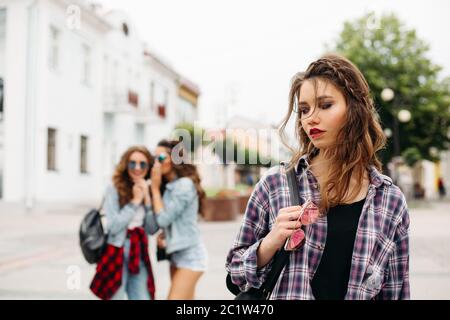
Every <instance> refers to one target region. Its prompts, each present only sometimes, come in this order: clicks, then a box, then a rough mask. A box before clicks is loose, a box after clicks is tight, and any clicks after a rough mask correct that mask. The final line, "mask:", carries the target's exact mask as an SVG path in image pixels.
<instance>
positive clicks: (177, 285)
mask: <svg viewBox="0 0 450 320" xmlns="http://www.w3.org/2000/svg"><path fill="white" fill-rule="evenodd" d="M155 156H156V159H157V161H156V163H155V165H154V167H153V169H152V174H151V181H152V183H151V192H152V205H153V207H152V209H153V211H154V213H155V215H154V219H155V220H154V223H155V225H156V226H157V227H158V228H161V229H162V230H163V232H164V236H165V242H166V252H167V254H168V255H170V277H171V287H170V290H169V296H168V299H170V300H190V299H194V295H195V286H196V284H197V282H198V280H199V279H200V277H201V275H202V274H203V273H204V272H205V270H206V267H207V259H208V255H207V251H206V246H205V244H204V243H203V240H202V239H201V236H200V231H199V227H198V214H199V213H202V199H204V198H205V192H204V191H203V189H202V187H201V184H200V177H199V174H198V172H197V169H196V167H195V166H194V165H191V164H187V163H184V161H183V160H182V159H183V156H184V152H183V148H182V143H180V142H179V141H167V140H163V141H160V142H159V143H158V147H157V148H156V151H155ZM174 157H176V160H177V161H173V160H174Z"/></svg>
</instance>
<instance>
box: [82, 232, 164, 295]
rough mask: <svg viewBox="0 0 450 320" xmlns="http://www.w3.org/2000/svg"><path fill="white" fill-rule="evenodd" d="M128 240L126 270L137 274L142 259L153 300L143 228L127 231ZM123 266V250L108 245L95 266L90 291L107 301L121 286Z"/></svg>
mask: <svg viewBox="0 0 450 320" xmlns="http://www.w3.org/2000/svg"><path fill="white" fill-rule="evenodd" d="M127 237H129V238H130V254H129V258H128V270H129V272H130V274H138V273H139V262H140V259H141V258H142V261H143V262H144V265H145V268H146V269H147V274H148V277H147V288H148V292H149V294H150V297H151V299H152V300H153V299H154V298H155V281H154V278H153V272H152V266H151V263H150V257H149V255H148V238H147V235H146V233H145V231H144V229H143V228H134V229H132V230H128V232H127ZM123 264H124V249H123V247H121V248H118V247H115V246H113V245H110V244H108V245H107V247H106V250H105V253H104V254H103V256H102V258H101V259H100V261H99V263H98V264H97V269H96V273H95V276H94V279H93V280H92V283H91V286H90V289H91V291H92V292H93V293H94V294H95V295H96V296H97V297H99V298H100V299H103V300H109V299H111V297H112V296H113V295H114V294H115V293H116V292H117V290H118V289H119V288H120V286H121V285H122V273H123Z"/></svg>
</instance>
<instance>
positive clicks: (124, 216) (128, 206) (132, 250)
mask: <svg viewBox="0 0 450 320" xmlns="http://www.w3.org/2000/svg"><path fill="white" fill-rule="evenodd" d="M153 162H154V159H153V156H152V155H151V154H150V152H149V151H148V150H147V148H145V147H143V146H133V147H130V148H129V149H128V150H127V151H126V152H125V153H124V154H123V155H122V157H121V160H120V162H119V164H118V165H117V167H116V170H115V172H114V175H113V179H112V180H113V181H112V182H113V183H112V185H110V186H109V187H108V189H107V191H106V195H105V202H104V207H103V208H104V211H105V213H106V219H107V221H106V222H107V231H108V246H107V249H106V252H105V254H104V256H103V257H102V259H101V260H100V262H99V263H98V265H97V270H96V271H97V272H96V274H95V276H94V279H93V281H92V283H91V290H92V291H93V292H94V294H96V295H97V296H98V297H100V298H102V299H113V300H116V299H124V298H125V295H126V296H127V297H128V299H130V300H148V299H154V294H155V286H154V279H153V273H152V267H151V263H150V259H149V255H148V238H147V234H154V233H156V231H157V229H156V228H154V224H152V223H151V216H152V211H151V210H150V206H151V199H150V189H149V185H148V182H147V180H148V179H149V178H150V172H151V168H152V166H153ZM149 217H150V218H149Z"/></svg>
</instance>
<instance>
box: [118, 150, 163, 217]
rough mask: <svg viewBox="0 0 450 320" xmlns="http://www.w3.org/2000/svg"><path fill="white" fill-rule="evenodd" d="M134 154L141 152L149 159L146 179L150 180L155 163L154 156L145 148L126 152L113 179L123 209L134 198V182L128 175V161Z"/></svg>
mask: <svg viewBox="0 0 450 320" xmlns="http://www.w3.org/2000/svg"><path fill="white" fill-rule="evenodd" d="M133 152H140V153H142V154H143V155H144V156H145V157H146V158H147V162H148V164H149V168H148V172H147V174H146V175H145V177H144V179H149V178H150V172H151V169H152V166H153V163H154V158H153V156H152V154H151V153H150V151H148V149H147V148H146V147H144V146H132V147H129V148H128V149H127V150H126V151H125V152H124V154H123V155H122V157H121V159H120V162H119V163H118V164H117V166H116V169H115V171H114V175H113V178H112V180H113V184H114V186H115V187H116V189H117V192H118V193H119V204H120V207H121V208H122V207H123V206H125V205H126V204H127V203H129V202H130V201H131V199H132V198H133V181H132V180H131V177H130V176H129V174H128V161H129V160H130V156H131V154H133Z"/></svg>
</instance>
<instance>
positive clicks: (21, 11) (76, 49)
mask: <svg viewBox="0 0 450 320" xmlns="http://www.w3.org/2000/svg"><path fill="white" fill-rule="evenodd" d="M0 78H1V80H2V81H3V90H2V91H3V92H2V93H3V97H4V98H3V101H2V102H3V103H2V110H0V118H1V120H0V197H1V199H2V200H3V201H7V202H19V203H20V202H24V203H25V204H26V205H27V206H28V207H31V206H33V204H34V203H35V202H55V201H56V202H59V201H61V202H73V203H79V202H89V203H90V202H93V201H98V200H99V199H100V198H101V195H102V193H103V191H104V188H105V186H106V185H107V184H108V183H109V182H110V179H111V176H112V174H113V171H114V167H115V165H116V164H117V162H118V161H119V158H120V156H121V154H122V153H123V152H124V151H125V150H126V148H128V147H129V146H131V145H135V144H143V145H146V146H147V147H148V148H150V149H153V148H154V146H155V144H156V143H157V141H158V140H160V139H162V138H166V137H168V136H169V134H170V132H171V131H172V130H173V128H174V126H175V125H176V124H177V122H178V118H177V111H176V110H177V108H179V106H180V105H183V103H184V99H183V98H182V97H180V96H179V91H180V87H181V86H180V83H181V81H182V80H181V79H182V77H181V76H180V75H179V74H177V73H176V72H175V71H174V70H172V69H171V68H170V67H168V66H166V65H163V64H162V63H159V64H158V63H157V62H155V61H151V59H150V57H149V54H148V53H147V54H145V47H144V45H143V43H142V42H141V40H140V38H139V37H138V34H137V30H135V28H134V27H133V24H132V22H131V21H130V19H129V17H127V16H126V15H125V14H124V13H121V12H117V11H110V12H106V13H103V12H99V11H98V10H94V8H90V7H88V6H86V5H84V2H82V1H73V0H72V1H69V0H67V1H66V0H36V1H31V0H8V1H6V0H0ZM0 85H1V83H0ZM158 112H159V113H158ZM187 120H188V121H189V122H194V121H195V118H189V119H187Z"/></svg>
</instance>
